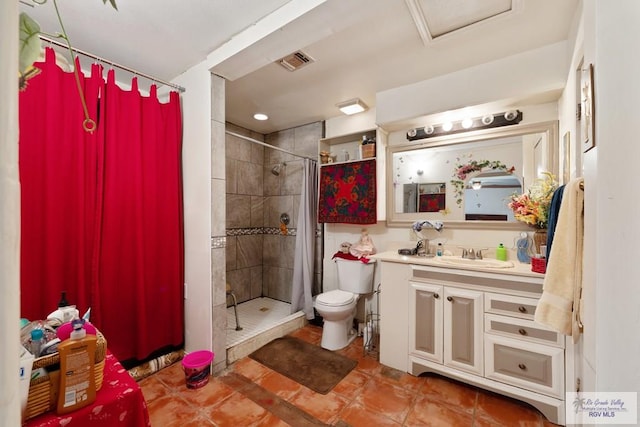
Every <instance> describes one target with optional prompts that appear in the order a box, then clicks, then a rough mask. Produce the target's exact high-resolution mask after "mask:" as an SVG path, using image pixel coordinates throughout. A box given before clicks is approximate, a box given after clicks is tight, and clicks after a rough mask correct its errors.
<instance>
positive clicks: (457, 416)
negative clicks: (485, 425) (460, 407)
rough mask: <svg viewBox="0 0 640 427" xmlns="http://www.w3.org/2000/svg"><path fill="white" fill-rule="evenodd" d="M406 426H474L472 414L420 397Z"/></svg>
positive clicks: (408, 417)
mask: <svg viewBox="0 0 640 427" xmlns="http://www.w3.org/2000/svg"><path fill="white" fill-rule="evenodd" d="M404 425H405V426H415V427H423V426H424V427H426V426H429V427H471V426H473V425H474V424H473V416H472V414H469V413H465V412H459V411H455V410H453V409H451V407H449V406H444V405H442V402H438V401H434V400H431V399H429V398H428V397H427V396H419V397H418V399H417V400H416V402H415V404H414V405H413V407H412V408H411V411H410V412H409V415H408V416H407V419H406V421H405V423H404ZM494 427H495V425H494Z"/></svg>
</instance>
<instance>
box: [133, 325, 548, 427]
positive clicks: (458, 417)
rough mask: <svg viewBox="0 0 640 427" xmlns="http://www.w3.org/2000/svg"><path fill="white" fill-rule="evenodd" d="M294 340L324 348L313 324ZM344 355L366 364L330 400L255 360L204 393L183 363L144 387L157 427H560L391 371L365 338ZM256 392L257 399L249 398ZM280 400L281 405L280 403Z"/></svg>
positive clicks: (447, 384)
mask: <svg viewBox="0 0 640 427" xmlns="http://www.w3.org/2000/svg"><path fill="white" fill-rule="evenodd" d="M292 335H294V336H297V337H298V338H300V339H303V340H305V341H307V342H311V343H313V344H315V345H320V340H321V336H322V329H321V328H319V327H317V326H312V325H310V326H306V327H304V328H302V329H300V330H298V331H296V332H294V333H293V334H292ZM337 353H339V354H342V355H344V356H347V357H349V358H351V359H354V360H356V361H357V362H358V365H357V367H356V368H355V369H354V370H352V371H351V372H350V373H349V374H348V375H347V376H346V377H345V378H344V379H343V380H342V381H341V382H340V383H338V385H336V387H335V388H334V389H333V390H332V391H331V392H330V393H329V394H327V395H321V394H318V393H314V392H313V391H311V390H309V389H307V388H305V387H303V386H302V385H300V384H298V383H296V382H295V381H293V380H290V379H289V378H286V377H284V376H282V375H280V374H278V373H276V372H275V371H272V370H271V369H269V368H267V367H265V366H263V365H262V364H260V363H258V362H256V361H254V360H253V359H250V358H249V357H245V358H243V359H241V360H239V361H238V362H236V363H235V364H234V365H233V366H232V367H230V368H229V369H228V370H226V371H225V372H223V373H221V374H219V376H213V377H211V378H210V380H209V383H208V384H207V385H206V386H205V387H202V388H200V389H195V390H191V389H187V387H186V383H185V377H184V372H183V371H182V365H181V364H180V363H176V364H174V365H172V366H170V367H167V368H165V369H163V370H161V371H159V372H158V373H156V374H154V375H152V376H150V377H147V378H145V379H144V380H142V381H140V383H139V384H140V387H141V388H142V392H143V394H144V396H145V400H146V402H147V406H148V408H149V415H150V418H151V423H152V426H154V427H211V426H216V427H223V426H234V427H235V426H238V427H244V426H261V427H287V426H288V425H290V424H287V423H286V422H285V421H282V420H281V419H279V416H280V417H281V418H284V419H287V420H289V422H290V423H291V422H292V420H293V421H294V422H293V424H297V423H299V420H300V418H298V419H297V420H296V416H294V415H296V413H297V414H299V415H303V417H308V416H309V415H307V414H310V415H311V416H312V417H314V418H315V419H316V420H315V421H314V422H317V423H321V422H322V423H326V424H333V425H334V426H336V427H360V426H363V427H378V426H381V427H384V426H400V425H402V426H405V427H409V426H416V427H426V426H446V427H450V426H471V425H473V426H474V427H485V426H492V427H493V426H535V427H553V426H554V424H552V423H549V422H548V421H546V420H545V419H544V417H543V416H542V415H541V414H540V413H539V412H538V411H537V410H536V409H534V408H532V407H530V406H528V405H526V404H524V403H522V402H518V401H516V400H513V399H509V398H506V397H502V396H499V395H497V394H493V393H489V392H486V391H482V390H478V389H476V388H475V387H472V386H468V385H466V384H463V383H459V382H456V381H454V380H450V379H448V378H445V377H440V376H437V375H428V376H425V377H414V376H412V375H410V374H407V373H404V372H401V371H398V370H395V369H392V368H388V367H385V366H383V365H381V364H380V363H379V362H378V361H377V359H376V357H375V355H371V354H364V352H363V349H362V338H361V337H358V338H356V339H355V340H354V341H353V342H352V343H351V344H350V345H349V346H347V347H346V348H344V349H342V350H338V351H337ZM234 375H235V377H233V376H234ZM234 378H235V379H236V380H235V381H233V379H234ZM243 378H244V379H243ZM247 386H250V387H248V388H247ZM248 389H251V390H252V391H253V392H254V393H253V394H252V395H250V394H247V393H248ZM258 392H263V393H265V396H266V395H270V396H271V398H270V399H269V400H274V402H270V403H269V402H266V401H261V400H260V399H256V397H255V393H258ZM242 393H245V395H243V394H242ZM258 394H259V393H258ZM250 396H252V398H249V397H250ZM279 399H282V401H280V402H281V403H277V402H275V401H278V400H279ZM285 402H289V403H285ZM282 404H286V405H289V404H292V405H295V406H296V407H297V408H298V409H295V408H291V407H287V408H288V409H287V410H286V411H284V412H282V411H281V409H282V407H281V406H278V405H282ZM274 405H275V406H274ZM474 408H475V412H474ZM269 409H270V410H271V411H273V412H269ZM279 410H280V411H279ZM292 411H293V412H292ZM296 411H297V412H296ZM300 411H304V412H306V414H304V413H303V412H300ZM285 413H286V415H285ZM275 414H278V415H275ZM299 415H298V416H299ZM309 420H312V419H311V418H307V419H306V421H305V422H308V421H309ZM312 421H313V420H312ZM312 424H313V423H312ZM293 427H295V426H293Z"/></svg>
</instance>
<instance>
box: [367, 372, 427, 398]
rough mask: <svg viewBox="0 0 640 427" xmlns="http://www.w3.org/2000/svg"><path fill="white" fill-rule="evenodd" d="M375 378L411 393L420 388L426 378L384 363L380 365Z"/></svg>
mask: <svg viewBox="0 0 640 427" xmlns="http://www.w3.org/2000/svg"><path fill="white" fill-rule="evenodd" d="M376 378H379V379H381V380H383V381H387V382H390V383H391V384H393V385H396V386H398V387H402V388H404V389H405V390H407V391H410V392H413V393H415V392H417V391H418V390H420V389H421V388H422V386H423V384H424V383H425V380H426V379H425V378H424V377H416V376H413V375H411V374H408V373H406V372H402V371H399V370H398V369H393V368H389V367H388V366H384V365H382V366H381V368H380V372H379V373H377V374H376Z"/></svg>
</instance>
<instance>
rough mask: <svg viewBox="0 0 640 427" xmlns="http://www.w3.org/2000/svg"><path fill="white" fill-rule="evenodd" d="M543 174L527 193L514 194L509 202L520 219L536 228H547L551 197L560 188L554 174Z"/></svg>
mask: <svg viewBox="0 0 640 427" xmlns="http://www.w3.org/2000/svg"><path fill="white" fill-rule="evenodd" d="M542 175H543V178H539V179H537V180H536V181H535V182H534V183H533V185H531V186H530V187H529V188H528V190H527V192H526V193H523V194H514V195H512V196H511V198H510V200H509V203H508V206H509V208H510V209H511V210H512V211H513V213H514V216H515V218H516V219H517V220H518V221H522V222H524V223H526V224H529V225H532V226H534V227H536V228H547V225H548V223H549V208H550V207H551V198H552V197H553V193H554V191H556V189H557V188H558V181H556V177H555V176H554V175H553V174H551V173H550V172H543V173H542Z"/></svg>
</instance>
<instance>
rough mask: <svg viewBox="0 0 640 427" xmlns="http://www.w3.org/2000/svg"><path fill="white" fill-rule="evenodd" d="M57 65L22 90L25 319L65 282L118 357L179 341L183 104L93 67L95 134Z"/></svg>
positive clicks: (140, 355) (50, 301)
mask: <svg viewBox="0 0 640 427" xmlns="http://www.w3.org/2000/svg"><path fill="white" fill-rule="evenodd" d="M53 61H54V58H53V56H52V53H51V51H50V50H49V51H48V52H47V62H46V63H45V64H43V66H42V68H43V72H42V73H41V74H40V75H38V76H36V77H35V78H33V79H32V80H31V81H30V82H29V87H28V88H27V90H26V91H25V92H22V93H21V95H20V177H21V181H22V199H23V200H22V209H23V211H22V235H23V237H22V243H21V245H22V248H21V252H22V266H21V271H22V274H23V276H22V286H21V301H22V316H23V317H27V318H31V319H39V318H43V317H45V316H46V315H47V314H48V313H49V312H50V311H52V310H53V309H54V308H55V305H56V304H57V302H58V299H59V296H60V291H62V290H66V291H67V299H68V300H69V301H70V302H71V303H74V304H77V305H78V308H79V309H80V310H81V311H84V310H85V309H86V308H88V307H91V309H92V313H91V320H92V322H93V323H95V324H96V326H97V327H98V328H99V329H100V330H101V331H102V332H103V333H104V334H105V336H106V337H107V342H108V346H109V348H110V350H111V351H112V352H113V353H114V354H115V355H116V357H118V358H119V359H120V360H128V359H138V360H142V359H144V358H146V357H148V356H149V355H150V354H151V353H152V352H154V351H156V350H159V349H161V348H165V347H175V346H178V345H180V344H182V342H183V298H182V286H183V285H182V284H183V281H184V280H183V277H184V267H183V265H184V261H183V259H184V258H183V219H182V183H181V166H180V165H181V157H180V153H181V133H182V129H181V117H180V100H179V97H178V94H177V93H171V94H170V99H169V102H168V103H165V104H163V103H160V102H159V101H158V99H157V96H156V91H155V87H153V88H152V90H151V92H152V93H151V95H150V96H149V97H144V96H141V95H140V94H139V92H138V88H137V82H136V80H135V79H134V81H133V84H132V90H131V91H124V90H122V89H120V88H119V87H118V86H117V85H116V84H115V79H114V73H113V71H110V72H109V74H108V78H107V83H106V84H105V83H104V81H103V79H102V76H101V75H100V74H99V73H98V72H97V71H98V67H97V66H94V71H96V72H95V73H94V75H92V77H91V78H88V79H87V80H86V81H84V79H83V81H84V85H85V87H88V89H86V99H87V101H88V102H89V105H90V113H91V117H93V118H97V119H98V120H97V122H98V126H97V129H96V131H95V132H94V133H93V135H92V134H88V133H86V132H84V130H82V127H81V124H82V120H83V115H82V109H81V107H80V101H79V99H78V96H77V90H76V88H75V82H74V80H73V75H72V74H67V73H64V72H62V70H60V69H59V68H58V67H57V66H55V65H54V64H53ZM45 100H46V104H43V102H45ZM98 106H99V108H98ZM71 113H73V114H71Z"/></svg>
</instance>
